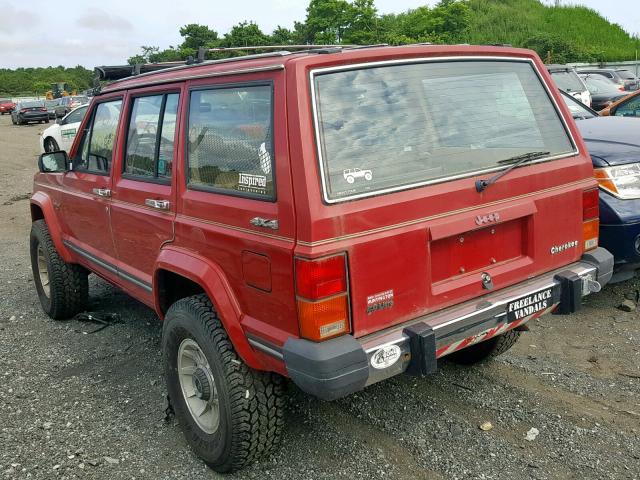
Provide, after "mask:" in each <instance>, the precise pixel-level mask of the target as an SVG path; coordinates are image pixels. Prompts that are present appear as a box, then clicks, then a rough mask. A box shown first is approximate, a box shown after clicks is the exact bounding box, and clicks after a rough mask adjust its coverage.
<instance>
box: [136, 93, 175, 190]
mask: <svg viewBox="0 0 640 480" xmlns="http://www.w3.org/2000/svg"><path fill="white" fill-rule="evenodd" d="M177 112H178V94H177V93H170V94H162V95H152V96H147V97H138V98H134V100H133V107H132V109H131V116H130V120H129V131H128V135H127V149H126V156H125V161H124V173H125V174H129V175H134V176H136V177H148V178H161V179H162V178H165V179H166V178H171V170H172V164H173V144H174V141H175V126H176V115H177Z"/></svg>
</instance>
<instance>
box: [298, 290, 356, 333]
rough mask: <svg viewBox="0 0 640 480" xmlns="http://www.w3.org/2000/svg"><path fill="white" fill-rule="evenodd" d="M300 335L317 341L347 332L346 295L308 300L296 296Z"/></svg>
mask: <svg viewBox="0 0 640 480" xmlns="http://www.w3.org/2000/svg"><path fill="white" fill-rule="evenodd" d="M298 318H299V320H300V336H301V337H303V338H306V339H308V340H313V341H316V342H319V341H321V340H327V339H329V338H332V337H336V336H338V335H342V334H343V333H347V332H349V312H348V304H347V295H346V294H345V295H340V296H337V297H331V298H327V299H325V300H320V301H317V302H309V301H307V300H303V299H301V298H298Z"/></svg>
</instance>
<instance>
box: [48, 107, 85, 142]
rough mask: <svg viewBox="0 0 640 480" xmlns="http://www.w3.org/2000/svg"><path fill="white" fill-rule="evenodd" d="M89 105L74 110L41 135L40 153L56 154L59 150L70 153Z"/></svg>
mask: <svg viewBox="0 0 640 480" xmlns="http://www.w3.org/2000/svg"><path fill="white" fill-rule="evenodd" d="M87 108H88V105H82V106H80V107H78V108H76V109H75V110H72V111H71V112H70V113H69V114H68V115H66V116H65V117H64V118H62V119H61V120H59V121H57V122H56V123H55V124H54V125H51V126H50V127H49V128H47V129H46V130H44V131H43V132H42V133H41V134H40V151H41V152H56V151H58V150H64V151H66V152H68V151H69V149H70V148H71V145H72V144H73V140H74V139H75V138H76V134H77V133H78V128H79V127H80V123H81V122H82V119H83V118H84V115H85V114H86V113H87Z"/></svg>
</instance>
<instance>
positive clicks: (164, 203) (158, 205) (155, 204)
mask: <svg viewBox="0 0 640 480" xmlns="http://www.w3.org/2000/svg"><path fill="white" fill-rule="evenodd" d="M144 204H145V205H146V206H148V207H151V208H155V209H157V210H169V205H171V204H170V203H169V200H155V199H153V198H147V199H146V200H145V201H144Z"/></svg>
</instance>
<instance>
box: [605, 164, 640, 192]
mask: <svg viewBox="0 0 640 480" xmlns="http://www.w3.org/2000/svg"><path fill="white" fill-rule="evenodd" d="M594 174H595V177H596V180H598V183H599V184H600V188H602V189H603V190H606V191H607V192H609V193H611V194H612V195H615V196H616V197H618V198H623V199H631V198H640V163H628V164H627V165H620V166H616V167H605V168H596V169H594Z"/></svg>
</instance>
